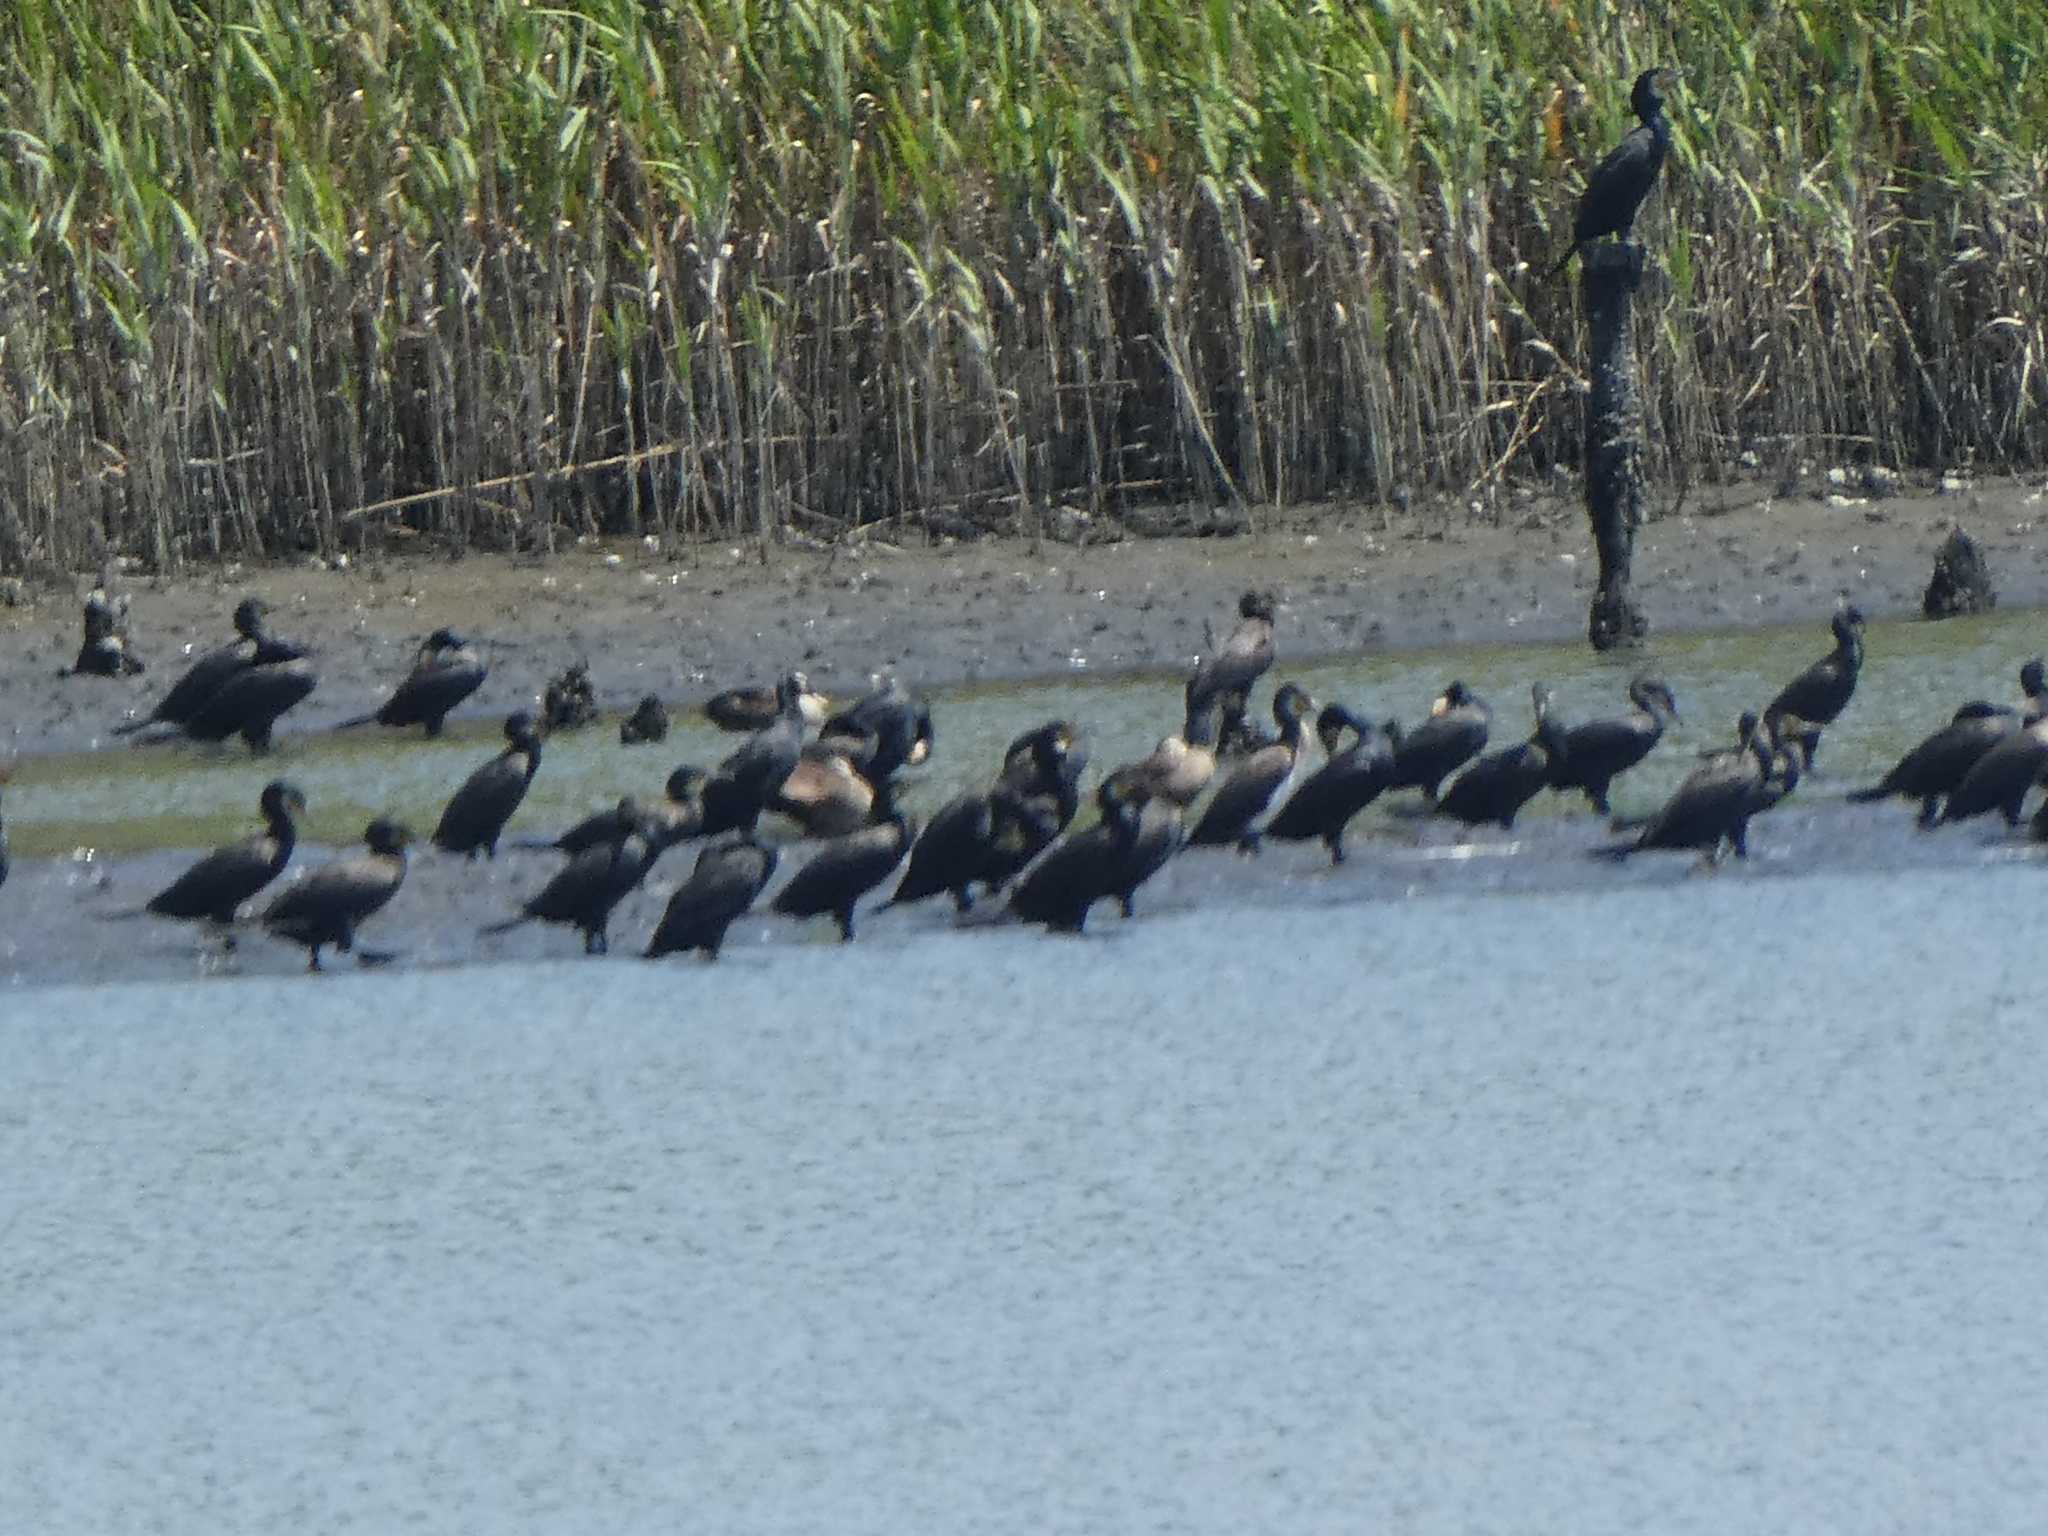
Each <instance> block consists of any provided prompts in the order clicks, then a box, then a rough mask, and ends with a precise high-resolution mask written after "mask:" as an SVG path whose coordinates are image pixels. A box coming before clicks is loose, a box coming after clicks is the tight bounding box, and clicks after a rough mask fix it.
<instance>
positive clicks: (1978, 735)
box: [1849, 656, 2044, 827]
mask: <svg viewBox="0 0 2048 1536" xmlns="http://www.w3.org/2000/svg"><path fill="white" fill-rule="evenodd" d="M2042 681H2043V680H2042V663H2041V658H2039V657H2038V656H2037V657H2035V658H2034V659H2033V660H2032V661H2030V662H2028V663H2027V664H2026V665H2025V666H2024V667H2022V668H2021V669H2020V688H2021V690H2022V692H2023V694H2024V697H2025V700H2026V703H2025V705H2024V708H2025V711H2026V714H2025V719H2026V720H2032V719H2035V718H2038V717H2039V713H2040V710H2041V706H2042V704H2043V702H2044V699H2043V693H2044V690H2043V686H2042ZM2022 723H2023V719H2022V715H2021V713H2020V712H2019V711H2017V710H2013V709H2008V708H2006V707H2004V706H2003V705H1998V704H1987V703H1985V702H1984V701H1983V700H1981V699H1976V700H1972V701H1971V702H1970V703H1968V704H1965V705H1964V706H1963V707H1962V708H1961V709H1958V710H1957V711H1956V712H1955V715H1954V716H1953V717H1952V718H1951V719H1950V721H1949V723H1948V724H1947V725H1945V726H1943V727H1942V728H1941V729H1940V730H1938V731H1936V732H1934V734H1933V735H1931V736H1929V737H1927V738H1926V739H1925V740H1924V741H1922V742H1921V743H1920V744H1919V745H1918V746H1916V747H1914V748H1913V750H1912V751H1910V752H1908V753H1907V754H1906V755H1905V756H1904V757H1902V758H1900V759H1899V760H1898V762H1897V763H1895V764H1894V765H1893V766H1892V770H1891V772H1889V773H1887V774H1886V775H1885V776H1884V777H1883V778H1882V779H1880V780H1879V781H1878V782H1877V783H1875V784H1873V785H1871V786H1869V787H1868V788H1867V789H1858V790H1853V791H1851V792H1850V795H1849V798H1850V799H1851V800H1854V801H1858V802H1863V801H1870V800H1885V799H1889V798H1890V797H1892V796H1893V795H1897V796H1899V797H1900V798H1901V799H1906V800H1918V801H1919V802H1920V825H1921V826H1922V827H1931V826H1934V825H1935V824H1936V823H1937V822H1939V821H1940V820H1941V810H1942V802H1943V801H1944V800H1945V799H1946V798H1947V797H1948V796H1949V795H1950V794H1951V793H1953V792H1954V791H1955V789H1956V787H1957V786H1958V785H1960V784H1961V783H1962V782H1963V779H1964V777H1965V776H1966V775H1967V774H1968V773H1969V772H1970V770H1971V769H1972V768H1974V767H1976V766H1977V764H1978V762H1979V761H1981V760H1982V759H1983V757H1984V755H1985V754H1986V753H1988V752H1989V751H1990V750H1991V749H1992V748H1993V747H1995V746H1997V745H1998V744H1999V742H2001V741H2003V740H2004V739H2005V738H2006V737H2008V736H2010V735H2012V734H2013V733H2014V732H2015V731H2018V730H2019V729H2020V727H2021V725H2022ZM1987 808H1988V807H1987Z"/></svg>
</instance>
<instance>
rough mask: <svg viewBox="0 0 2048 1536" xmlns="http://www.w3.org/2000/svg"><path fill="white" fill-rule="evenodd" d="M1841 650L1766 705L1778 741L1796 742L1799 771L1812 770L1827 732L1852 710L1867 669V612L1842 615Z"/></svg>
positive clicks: (1836, 622)
mask: <svg viewBox="0 0 2048 1536" xmlns="http://www.w3.org/2000/svg"><path fill="white" fill-rule="evenodd" d="M1830 627H1831V628H1832V629H1833V630H1834V632H1835V648H1834V649H1833V650H1832V651H1829V652H1828V653H1827V655H1825V656H1823V657H1821V659H1820V660H1819V661H1816V662H1815V663H1814V664H1813V665H1812V666H1810V667H1808V668H1807V669H1806V670H1805V671H1804V672H1802V673H1800V674H1799V675H1798V676H1797V677H1795V678H1793V679H1792V681H1791V682H1789V683H1787V684H1786V685H1785V686H1784V687H1783V688H1780V689H1779V690H1778V696H1777V697H1776V698H1774V699H1772V700H1771V702H1770V703H1769V704H1767V705H1765V706H1764V718H1763V727H1764V730H1765V732H1766V733H1767V734H1769V736H1770V737H1771V739H1772V740H1774V741H1783V742H1796V743H1798V746H1799V754H1800V763H1799V766H1800V767H1801V768H1802V769H1804V770H1806V771H1809V772H1810V771H1811V770H1812V768H1813V757H1814V754H1815V753H1816V752H1818V751H1819V750H1820V733H1821V730H1822V729H1823V728H1824V727H1826V726H1829V725H1832V724H1833V723H1834V721H1835V717H1836V716H1837V715H1839V714H1841V712H1842V711H1843V710H1844V709H1846V708H1848V705H1849V700H1850V699H1851V698H1852V697H1854V695H1855V693H1856V676H1857V674H1858V673H1859V672H1861V671H1862V670H1863V612H1862V610H1861V609H1859V608H1857V607H1855V606H1854V605H1853V604H1852V605H1848V606H1845V607H1843V608H1841V609H1839V610H1837V611H1836V613H1835V616H1834V619H1833V620H1832V621H1831V626H1830Z"/></svg>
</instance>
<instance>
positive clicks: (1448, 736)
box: [1387, 682, 1493, 806]
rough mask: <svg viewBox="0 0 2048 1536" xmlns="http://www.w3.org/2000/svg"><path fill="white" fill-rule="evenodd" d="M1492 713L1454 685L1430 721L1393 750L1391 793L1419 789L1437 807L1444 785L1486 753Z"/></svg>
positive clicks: (1435, 707)
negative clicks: (1469, 763) (1472, 761)
mask: <svg viewBox="0 0 2048 1536" xmlns="http://www.w3.org/2000/svg"><path fill="white" fill-rule="evenodd" d="M1492 721H1493V711H1492V710H1490V709H1488V708H1487V707H1486V701H1485V700H1484V699H1482V698H1480V697H1479V695H1477V694H1476V693H1474V692H1473V691H1472V690H1471V689H1469V688H1467V687H1466V686H1465V685H1464V684H1463V683H1462V682H1453V683H1452V684H1451V685H1450V686H1449V687H1447V688H1445V689H1444V691H1443V692H1442V693H1441V694H1439V695H1438V696H1437V699H1436V702H1435V703H1433V704H1432V705H1430V707H1429V718H1428V719H1427V720H1425V721H1423V722H1422V724H1420V725H1418V726H1417V727H1415V729H1414V730H1412V731H1410V732H1408V733H1407V734H1406V735H1405V736H1403V737H1402V738H1401V743H1400V745H1399V746H1397V747H1396V748H1395V749H1394V780H1393V782H1392V783H1391V784H1389V785H1388V786H1387V788H1389V789H1419V790H1421V791H1422V793H1423V795H1424V796H1425V797H1426V798H1427V799H1428V801H1429V803H1430V804H1431V805H1432V806H1434V805H1435V804H1436V798H1437V792H1438V790H1439V789H1440V788H1441V787H1442V785H1443V781H1444V780H1445V779H1447V778H1449V777H1450V776H1451V774H1453V773H1454V772H1456V771H1457V770H1458V769H1459V768H1460V767H1462V766H1464V764H1466V763H1467V762H1470V761H1471V760H1472V759H1473V758H1475V757H1477V756H1478V755H1479V754H1480V753H1481V752H1484V751H1485V750H1486V736H1487V732H1488V730H1489V729H1490V728H1491V725H1492Z"/></svg>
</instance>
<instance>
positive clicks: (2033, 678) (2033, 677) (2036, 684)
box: [2020, 656, 2048, 699]
mask: <svg viewBox="0 0 2048 1536" xmlns="http://www.w3.org/2000/svg"><path fill="white" fill-rule="evenodd" d="M2041 668H2042V663H2041V658H2040V657H2038V656H2036V657H2035V658H2034V659H2033V660H2032V661H2030V662H2028V663H2027V664H2026V665H2025V666H2024V667H2021V668H2020V692H2022V693H2024V694H2025V695H2026V696H2027V697H2028V698H2030V699H2038V698H2039V697H2041V694H2042V692H2043V691H2044V689H2048V681H2044V678H2043V675H2042V670H2041Z"/></svg>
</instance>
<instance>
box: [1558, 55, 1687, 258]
mask: <svg viewBox="0 0 2048 1536" xmlns="http://www.w3.org/2000/svg"><path fill="white" fill-rule="evenodd" d="M1677 78H1678V73H1677V71H1676V70H1671V69H1646V70H1644V71H1643V72H1642V73H1641V74H1640V75H1638V76H1636V83H1635V89H1634V90H1632V91H1631V92H1629V98H1628V102H1629V106H1630V107H1631V108H1633V109H1634V111H1635V114H1636V117H1637V119H1638V123H1637V126H1635V127H1634V128H1631V129H1630V130H1629V131H1628V132H1627V133H1626V134H1625V135H1623V137H1622V140H1621V142H1620V143H1619V144H1617V145H1615V146H1614V148H1612V149H1610V150H1609V151H1608V152H1607V155H1606V158H1605V159H1603V160H1602V161H1601V162H1600V163H1599V164H1598V165H1597V166H1595V167H1594V168H1593V174H1592V175H1590V176H1588V177H1587V178H1586V189H1585V191H1583V192H1581V193H1580V194H1579V210H1578V214H1577V216H1576V217H1575V218H1574V219H1573V220H1572V248H1571V249H1570V250H1568V251H1566V252H1565V253H1564V260H1562V261H1560V262H1559V263H1558V264H1557V266H1556V267H1555V268H1554V269H1553V270H1552V272H1551V276H1552V277H1555V276H1556V275H1557V274H1558V273H1559V272H1562V271H1563V270H1564V269H1565V268H1566V267H1567V266H1569V265H1570V264H1571V259H1572V258H1573V257H1574V256H1576V255H1578V254H1579V253H1580V252H1581V251H1582V250H1584V249H1585V247H1586V246H1587V245H1589V244H1591V243H1592V242H1593V241H1595V240H1599V239H1602V238H1604V237H1605V236H1608V235H1616V236H1619V237H1620V238H1621V239H1623V240H1626V239H1628V237H1629V232H1630V230H1632V229H1633V228H1634V227H1635V222H1636V210H1637V209H1639V208H1641V207H1642V206H1643V199H1644V198H1646V197H1648V196H1649V195H1650V189H1651V188H1653V187H1654V186H1656V185H1657V175H1658V173H1659V172H1660V171H1662V170H1663V169H1664V157H1665V156H1666V155H1667V154H1669V153H1670V152H1671V123H1670V121H1669V119H1667V118H1666V117H1665V116H1664V87H1666V86H1668V85H1671V84H1673V83H1675V82H1676V80H1677Z"/></svg>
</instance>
